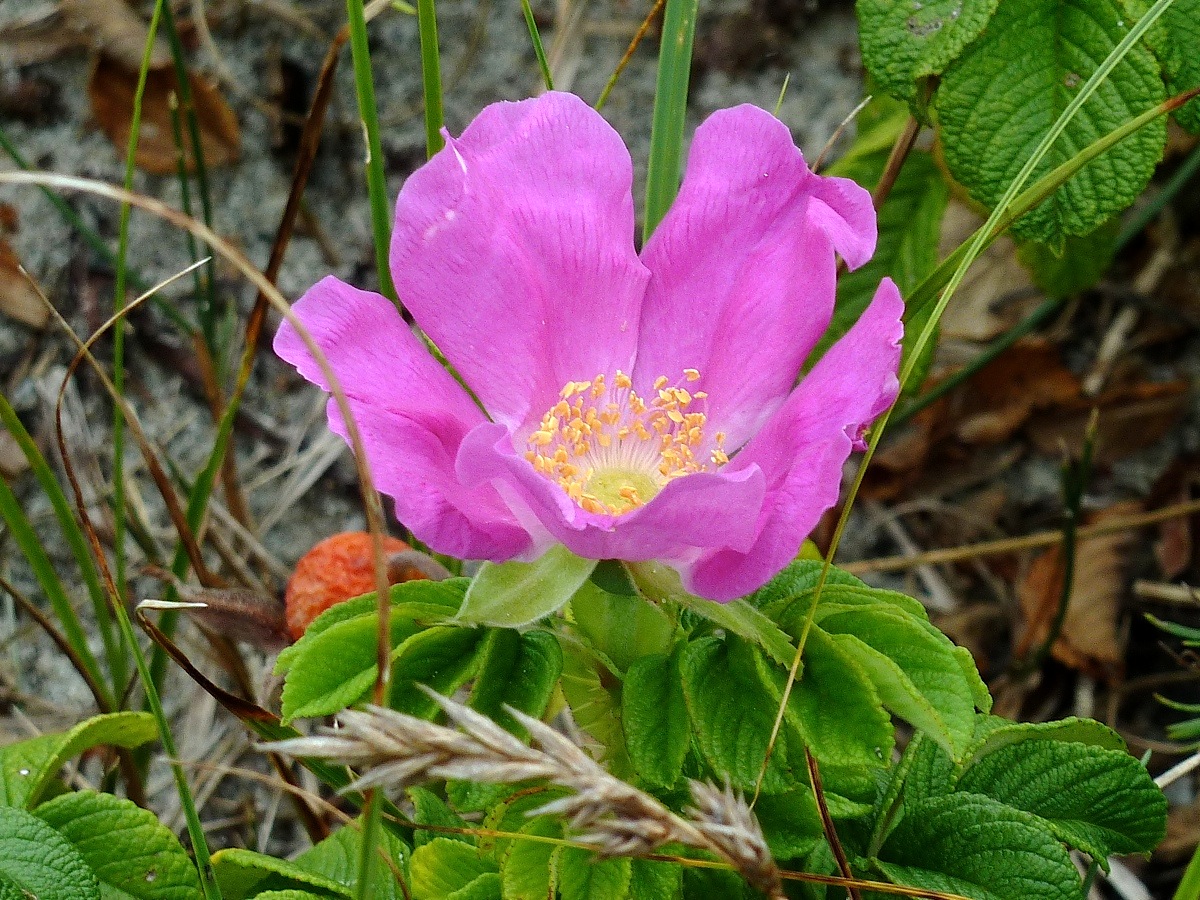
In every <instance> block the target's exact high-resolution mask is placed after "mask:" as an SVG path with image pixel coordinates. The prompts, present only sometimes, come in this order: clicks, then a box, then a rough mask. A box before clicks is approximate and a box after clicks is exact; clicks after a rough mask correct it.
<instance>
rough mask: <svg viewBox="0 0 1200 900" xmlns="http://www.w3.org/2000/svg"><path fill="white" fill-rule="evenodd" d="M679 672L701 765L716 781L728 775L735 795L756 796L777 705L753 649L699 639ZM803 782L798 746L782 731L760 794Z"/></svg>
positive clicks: (728, 641)
mask: <svg viewBox="0 0 1200 900" xmlns="http://www.w3.org/2000/svg"><path fill="white" fill-rule="evenodd" d="M680 670H681V672H682V674H683V693H684V697H685V698H686V701H687V708H688V716H689V717H690V719H691V722H692V733H693V734H694V735H695V737H696V744H697V746H698V747H699V749H700V752H701V754H702V755H703V756H704V760H705V762H706V763H708V765H709V767H710V768H711V769H712V770H713V772H715V773H716V775H717V777H718V778H723V777H725V776H728V777H729V779H730V781H731V783H732V784H733V785H734V786H735V787H737V788H738V789H739V790H742V791H754V789H755V785H756V784H757V782H758V775H759V772H760V770H761V769H762V765H763V760H764V759H766V758H767V745H768V741H769V739H770V736H771V728H772V726H773V725H774V723H775V705H774V701H773V699H772V698H771V696H770V692H769V690H768V687H767V684H766V682H765V681H764V679H763V677H762V675H761V673H760V671H759V664H758V662H757V661H756V659H755V650H754V648H753V646H752V645H750V644H749V643H747V642H745V641H742V640H740V639H738V638H732V637H731V638H727V639H726V640H725V641H721V640H718V639H717V638H702V639H700V640H698V641H695V642H694V643H692V644H690V645H688V646H687V649H686V650H685V651H684V653H683V657H682V661H681V665H680ZM827 711H828V710H826V712H827ZM815 752H816V751H815V750H814V753H815ZM806 778H807V770H806V768H805V763H804V751H803V749H802V746H801V745H800V742H799V740H798V738H797V736H796V734H795V732H793V731H790V730H787V729H784V730H782V731H780V733H779V737H778V740H777V741H776V742H775V748H774V752H773V753H772V754H771V761H770V764H769V765H768V766H767V771H766V775H765V776H764V778H763V781H762V791H763V793H765V794H780V793H784V792H786V791H790V790H794V789H795V788H796V787H797V786H798V785H799V784H800V783H802V781H803V780H804V779H806Z"/></svg>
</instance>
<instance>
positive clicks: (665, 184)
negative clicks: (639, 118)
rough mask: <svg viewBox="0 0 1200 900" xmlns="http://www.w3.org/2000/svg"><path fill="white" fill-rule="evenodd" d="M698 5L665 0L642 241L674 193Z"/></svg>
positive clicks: (680, 163)
mask: <svg viewBox="0 0 1200 900" xmlns="http://www.w3.org/2000/svg"><path fill="white" fill-rule="evenodd" d="M698 6H699V0H667V10H666V14H665V16H664V19H663V33H662V49H661V50H660V51H659V57H658V83H657V86H656V87H655V90H654V122H653V124H652V126H651V129H650V165H649V169H648V171H647V173H646V210H645V221H644V222H643V225H642V240H643V241H644V240H646V239H648V238H649V237H650V235H651V234H652V233H653V232H654V229H655V228H656V227H658V223H659V222H661V221H662V217H663V216H664V215H666V213H667V210H668V209H669V208H670V206H671V203H672V202H674V200H675V195H676V194H677V193H678V192H679V173H680V171H681V169H682V166H683V128H684V124H685V120H686V117H687V98H688V79H689V77H690V75H691V68H692V43H693V41H694V39H695V36H696V11H697V7H698Z"/></svg>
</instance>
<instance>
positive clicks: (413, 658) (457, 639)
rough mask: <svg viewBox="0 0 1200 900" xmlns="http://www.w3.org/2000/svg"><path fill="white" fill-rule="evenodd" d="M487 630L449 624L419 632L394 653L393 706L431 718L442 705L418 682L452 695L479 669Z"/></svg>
mask: <svg viewBox="0 0 1200 900" xmlns="http://www.w3.org/2000/svg"><path fill="white" fill-rule="evenodd" d="M486 635H487V632H486V631H485V630H483V629H481V628H463V627H461V626H458V625H446V626H439V627H436V628H426V629H425V630H424V631H418V632H417V633H416V634H414V635H413V636H412V637H410V638H408V639H407V640H406V641H405V642H404V643H403V644H401V645H400V646H399V647H397V648H396V651H395V652H394V653H393V654H392V692H391V697H390V700H389V703H390V704H391V706H392V708H393V709H398V710H399V711H400V712H404V713H408V714H410V715H413V716H420V717H421V718H423V719H432V718H433V717H434V716H436V715H437V714H438V711H439V710H440V707H439V706H438V705H437V703H435V702H434V700H433V698H432V697H430V696H429V695H428V694H426V693H425V692H424V691H422V690H421V689H420V688H418V687H417V685H420V684H423V685H426V686H427V687H431V688H433V689H434V690H435V691H437V692H438V693H439V694H443V695H445V696H447V697H449V696H450V695H451V694H453V693H454V692H455V691H456V690H458V689H459V688H460V687H462V686H463V685H464V684H466V682H467V680H468V679H469V678H471V676H473V675H474V674H475V672H476V670H477V669H478V668H479V657H480V651H481V650H482V649H483V644H484V637H485V636H486Z"/></svg>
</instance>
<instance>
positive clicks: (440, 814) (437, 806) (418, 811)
mask: <svg viewBox="0 0 1200 900" xmlns="http://www.w3.org/2000/svg"><path fill="white" fill-rule="evenodd" d="M408 799H409V800H410V801H411V802H412V805H413V821H414V822H416V823H417V824H418V825H436V826H439V827H442V828H463V829H465V828H467V827H468V825H467V823H466V820H464V819H463V818H462V817H461V816H459V814H458V813H456V812H455V811H454V810H453V809H451V808H450V805H449V804H448V803H446V801H445V800H443V799H442V798H441V797H439V796H438V795H437V794H435V793H434V792H433V791H431V790H429V789H428V788H423V787H413V788H409V789H408ZM437 837H444V838H447V839H449V840H453V841H462V842H463V843H464V844H470V845H471V846H475V838H473V837H472V836H471V835H469V834H454V833H453V832H441V831H422V830H420V829H417V830H416V831H415V832H414V833H413V840H414V841H415V843H416V845H417V846H418V847H420V846H421V845H422V844H428V843H429V842H430V841H432V840H433V839H434V838H437Z"/></svg>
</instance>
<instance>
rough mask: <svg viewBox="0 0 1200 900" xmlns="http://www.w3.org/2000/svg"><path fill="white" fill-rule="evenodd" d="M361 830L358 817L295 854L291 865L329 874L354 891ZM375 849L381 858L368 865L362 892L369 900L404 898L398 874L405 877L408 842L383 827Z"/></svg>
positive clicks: (360, 851) (319, 873)
mask: <svg viewBox="0 0 1200 900" xmlns="http://www.w3.org/2000/svg"><path fill="white" fill-rule="evenodd" d="M362 833H363V830H362V820H361V819H360V820H359V821H358V822H357V823H354V824H352V825H349V826H346V827H343V828H340V829H338V830H337V831H335V832H334V833H333V834H331V835H330V836H329V837H327V838H325V840H323V841H321V843H319V844H317V845H316V846H315V847H313V848H311V849H309V850H306V851H305V852H304V853H302V854H301V855H300V856H298V857H296V860H295V865H296V867H297V868H298V869H300V870H301V871H304V872H309V873H312V874H314V875H321V876H324V877H326V878H331V879H333V881H335V882H337V883H338V884H339V885H341V886H342V887H343V888H345V889H346V890H347V891H354V890H355V888H356V887H357V886H358V877H359V862H360V860H361V858H362ZM375 852H376V853H378V854H380V857H381V858H380V859H379V860H377V862H376V865H375V866H374V867H373V869H372V876H371V883H370V886H369V888H368V889H367V891H366V896H368V897H370V898H372V900H406V895H405V893H404V889H403V887H402V886H401V883H400V881H399V878H402V877H405V871H404V869H405V866H406V864H407V860H408V857H409V849H408V845H407V844H405V843H404V841H402V840H400V838H398V837H396V835H394V834H392V833H391V832H389V831H387V830H386V829H385V830H383V831H381V832H380V834H379V837H378V844H377V847H376V851H375ZM360 894H361V892H360Z"/></svg>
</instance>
